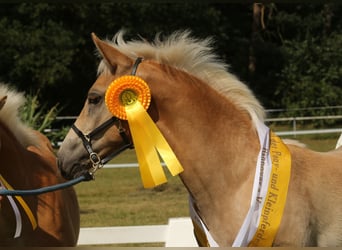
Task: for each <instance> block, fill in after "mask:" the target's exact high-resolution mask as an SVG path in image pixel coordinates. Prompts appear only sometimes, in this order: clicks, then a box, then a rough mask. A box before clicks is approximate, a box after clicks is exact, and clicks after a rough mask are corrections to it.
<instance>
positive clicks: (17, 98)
mask: <svg viewBox="0 0 342 250" xmlns="http://www.w3.org/2000/svg"><path fill="white" fill-rule="evenodd" d="M3 96H7V100H6V103H5V105H4V106H3V108H2V109H1V110H0V121H1V122H2V123H4V124H5V125H6V127H8V128H9V129H10V130H11V131H12V132H13V134H14V135H15V137H16V138H17V139H18V141H19V142H20V143H21V144H22V145H23V146H24V147H27V146H29V145H37V144H38V142H37V138H36V136H35V134H34V132H33V130H32V129H31V128H30V127H28V126H26V125H25V124H24V123H23V122H22V121H21V119H20V118H19V108H20V107H21V106H23V105H24V103H25V101H26V100H25V97H24V95H23V94H22V93H18V92H16V91H15V90H14V89H12V88H10V87H9V86H8V85H6V84H3V83H0V98H1V97H3Z"/></svg>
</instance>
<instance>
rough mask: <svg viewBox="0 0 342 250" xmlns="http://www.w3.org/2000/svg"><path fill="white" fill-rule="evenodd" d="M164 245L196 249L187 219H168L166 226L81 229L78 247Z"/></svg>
mask: <svg viewBox="0 0 342 250" xmlns="http://www.w3.org/2000/svg"><path fill="white" fill-rule="evenodd" d="M131 243H164V246H165V247H197V246H198V245H197V243H196V240H195V237H194V235H193V226H192V222H191V219H190V218H189V217H182V218H170V219H169V222H168V224H167V225H149V226H125V227H86V228H81V231H80V235H79V238H78V243H77V245H78V246H90V245H109V244H111V245H114V244H131Z"/></svg>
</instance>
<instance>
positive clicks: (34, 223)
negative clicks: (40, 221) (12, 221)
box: [0, 175, 37, 230]
mask: <svg viewBox="0 0 342 250" xmlns="http://www.w3.org/2000/svg"><path fill="white" fill-rule="evenodd" d="M0 180H1V182H2V183H3V184H4V185H5V188H7V189H8V190H13V187H12V186H11V185H10V184H9V183H8V182H7V181H6V180H5V178H4V177H3V176H2V175H0ZM14 197H15V198H16V199H17V200H18V202H19V203H20V205H21V206H22V208H23V209H24V211H25V213H26V215H27V217H28V218H29V220H30V222H31V225H32V229H33V230H35V229H36V228H37V221H36V218H35V217H34V215H33V213H32V211H31V209H30V207H29V206H28V205H27V204H26V202H25V201H24V199H23V198H22V197H21V196H14Z"/></svg>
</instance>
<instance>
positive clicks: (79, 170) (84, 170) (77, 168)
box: [60, 163, 90, 180]
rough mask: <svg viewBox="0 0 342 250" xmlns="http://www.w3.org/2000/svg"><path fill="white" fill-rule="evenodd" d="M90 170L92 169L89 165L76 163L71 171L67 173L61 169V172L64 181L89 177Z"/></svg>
mask: <svg viewBox="0 0 342 250" xmlns="http://www.w3.org/2000/svg"><path fill="white" fill-rule="evenodd" d="M89 168H90V166H89V164H79V163H75V164H73V165H72V166H71V167H70V169H69V171H65V170H63V169H62V168H60V172H61V175H62V176H63V178H64V179H66V180H72V179H76V178H78V177H80V176H84V175H87V174H88V171H89Z"/></svg>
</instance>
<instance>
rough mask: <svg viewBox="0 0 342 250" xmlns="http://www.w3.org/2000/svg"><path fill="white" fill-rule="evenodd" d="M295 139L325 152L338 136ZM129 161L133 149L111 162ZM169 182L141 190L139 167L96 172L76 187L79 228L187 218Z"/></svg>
mask: <svg viewBox="0 0 342 250" xmlns="http://www.w3.org/2000/svg"><path fill="white" fill-rule="evenodd" d="M296 139H299V140H300V141H302V142H304V143H306V144H307V146H308V147H309V148H312V149H314V150H318V151H328V150H330V149H333V148H334V147H335V144H336V140H337V136H336V135H334V136H333V135H330V136H326V135H325V136H320V137H317V136H301V137H297V138H296ZM130 162H137V161H136V158H135V152H134V150H128V151H126V152H124V153H123V154H121V155H120V156H119V157H117V158H116V159H114V160H112V163H130ZM165 172H166V173H167V171H165ZM168 180H169V181H168V183H167V184H164V185H162V186H160V187H157V188H154V189H144V188H143V187H142V183H141V180H140V174H139V169H138V168H121V169H101V170H99V171H98V172H97V173H96V179H95V181H90V182H85V183H81V184H78V185H77V186H76V187H75V188H76V191H77V194H78V199H79V203H80V208H81V227H99V226H126V225H153V224H167V222H168V218H170V217H182V216H188V205H187V191H186V190H185V188H184V186H183V184H182V183H181V181H180V179H179V178H178V177H172V176H170V175H168Z"/></svg>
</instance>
